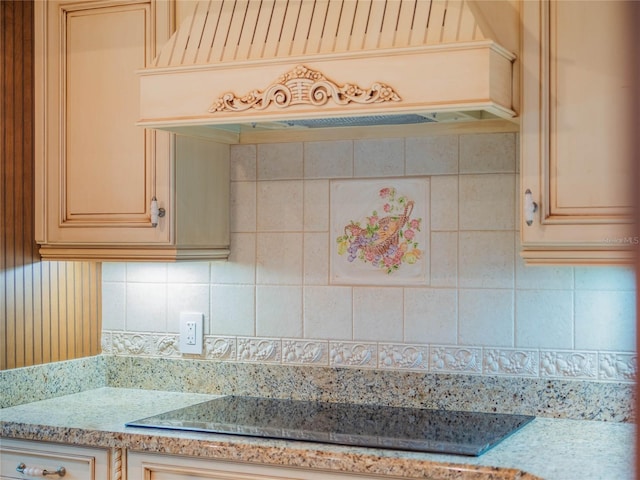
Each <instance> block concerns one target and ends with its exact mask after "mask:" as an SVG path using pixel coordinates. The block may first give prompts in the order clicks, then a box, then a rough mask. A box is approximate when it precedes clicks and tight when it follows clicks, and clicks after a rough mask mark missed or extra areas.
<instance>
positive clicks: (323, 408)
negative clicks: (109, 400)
mask: <svg viewBox="0 0 640 480" xmlns="http://www.w3.org/2000/svg"><path fill="white" fill-rule="evenodd" d="M534 418H535V417H533V416H529V415H510V414H496V413H482V412H462V411H448V410H426V409H419V408H405V407H387V406H380V405H356V404H349V403H328V402H311V401H300V400H281V399H274V398H259V397H243V396H226V397H220V398H216V399H214V400H210V401H207V402H204V403H199V404H196V405H191V406H189V407H185V408H181V409H178V410H173V411H170V412H166V413H161V414H159V415H154V416H152V417H148V418H143V419H141V420H137V421H135V422H129V423H127V424H126V426H128V427H150V428H161V429H169V430H187V431H194V432H208V433H225V434H235V435H248V436H254V437H267V438H277V439H286V440H305V441H312V442H320V443H332V444H339V445H351V446H361V447H375V448H387V449H396V450H411V451H418V452H436V453H453V454H460V455H471V456H478V455H481V454H483V453H484V452H486V451H487V450H489V449H490V448H492V447H493V446H495V445H497V444H498V443H499V442H501V441H502V440H504V439H505V438H506V437H507V436H509V435H511V434H512V433H513V432H515V431H516V430H518V429H520V428H522V427H523V426H524V425H526V424H527V423H529V422H530V421H531V420H533V419H534Z"/></svg>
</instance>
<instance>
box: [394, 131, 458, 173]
mask: <svg viewBox="0 0 640 480" xmlns="http://www.w3.org/2000/svg"><path fill="white" fill-rule="evenodd" d="M406 152H407V153H406V158H405V162H406V165H405V168H406V174H407V175H447V174H454V175H457V174H458V137H457V136H456V135H434V136H428V137H418V138H407V140H406Z"/></svg>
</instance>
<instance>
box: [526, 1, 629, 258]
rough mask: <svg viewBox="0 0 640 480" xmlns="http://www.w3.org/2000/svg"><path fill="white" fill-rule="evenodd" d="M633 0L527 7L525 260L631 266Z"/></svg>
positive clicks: (538, 4)
mask: <svg viewBox="0 0 640 480" xmlns="http://www.w3.org/2000/svg"><path fill="white" fill-rule="evenodd" d="M631 3H632V2H584V1H552V2H547V1H541V2H538V1H525V2H522V16H523V17H522V18H523V30H522V58H521V60H522V63H521V64H522V114H521V136H520V142H521V178H522V183H521V198H522V215H521V217H522V221H521V226H520V229H521V237H522V256H523V257H524V259H525V260H526V261H527V262H528V263H532V264H534V263H556V264H562V263H566V264H598V263H611V264H616V263H627V262H629V261H630V260H631V248H630V247H632V246H633V245H634V244H635V243H637V241H636V238H637V237H635V236H634V235H635V233H634V228H633V225H632V223H631V217H632V205H633V195H632V184H631V180H632V172H633V168H632V152H631V142H630V138H631V135H635V134H636V133H635V132H632V131H631V124H632V122H631V121H632V115H633V114H634V113H635V112H633V111H632V104H631V101H630V98H631V97H630V93H631V89H632V88H634V87H633V85H632V75H631V74H632V63H631V62H630V58H632V55H634V52H636V53H637V49H635V48H634V45H633V44H632V42H631V32H632V28H633V25H632V24H631V22H630V21H629V19H630V18H631V15H629V11H628V9H629V8H630V4H631ZM528 192H530V195H529V196H528V198H527V196H526V195H525V194H526V193H528ZM534 203H535V204H536V205H535V206H536V207H537V210H536V211H535V212H533V211H532V210H533V208H534V205H533V204H534ZM527 220H528V221H529V222H530V225H529V224H528V222H527Z"/></svg>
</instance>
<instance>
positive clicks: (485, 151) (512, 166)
mask: <svg viewBox="0 0 640 480" xmlns="http://www.w3.org/2000/svg"><path fill="white" fill-rule="evenodd" d="M516 158H517V157H516V134H515V133H494V134H491V135H485V134H474V135H461V136H460V173H500V172H502V173H515V171H516Z"/></svg>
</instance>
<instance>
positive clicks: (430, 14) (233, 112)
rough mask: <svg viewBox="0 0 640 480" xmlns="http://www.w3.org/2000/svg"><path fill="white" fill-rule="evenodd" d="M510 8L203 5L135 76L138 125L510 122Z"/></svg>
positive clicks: (387, 1)
mask: <svg viewBox="0 0 640 480" xmlns="http://www.w3.org/2000/svg"><path fill="white" fill-rule="evenodd" d="M518 25H519V12H518V3H517V0H512V1H511V0H498V1H491V0H209V1H199V2H197V3H196V4H195V7H194V10H193V14H192V15H191V16H190V17H188V18H186V19H185V20H184V21H183V22H182V25H181V26H180V27H179V28H178V30H177V31H176V32H175V33H174V35H173V36H172V37H171V39H170V40H169V42H167V44H166V45H164V47H163V48H162V49H161V51H160V53H159V54H158V55H157V56H156V58H155V59H154V61H153V62H152V65H150V66H149V67H148V68H145V69H144V70H141V71H140V72H138V74H139V78H140V102H141V103H140V107H141V108H140V115H141V117H140V121H139V122H138V125H141V126H144V127H148V128H156V129H162V130H168V131H172V132H176V133H182V134H188V135H195V136H202V137H211V138H215V139H217V140H220V141H225V142H228V143H237V142H238V141H239V138H240V135H241V134H242V132H243V131H247V130H248V129H251V130H269V131H270V130H274V129H276V130H279V129H297V130H301V129H315V128H323V127H341V126H372V125H392V124H403V125H406V124H412V123H433V122H450V121H476V122H479V123H482V121H484V120H491V119H494V120H495V119H504V120H512V121H517V120H516V117H517V113H516V112H517V109H518V105H517V99H518V94H517V93H518V92H517V85H518V78H517V77H518V75H517V68H516V67H515V62H516V60H517V59H516V56H515V55H514V54H513V53H512V52H514V51H517V50H518V46H519V26H518Z"/></svg>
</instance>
